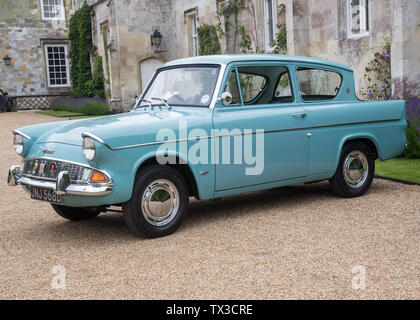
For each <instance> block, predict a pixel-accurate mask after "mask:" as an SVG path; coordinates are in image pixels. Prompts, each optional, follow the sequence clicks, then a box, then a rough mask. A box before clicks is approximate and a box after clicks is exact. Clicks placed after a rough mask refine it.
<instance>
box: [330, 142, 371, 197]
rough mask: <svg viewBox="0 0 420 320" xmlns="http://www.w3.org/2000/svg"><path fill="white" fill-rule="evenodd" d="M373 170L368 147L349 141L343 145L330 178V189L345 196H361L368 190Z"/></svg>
mask: <svg viewBox="0 0 420 320" xmlns="http://www.w3.org/2000/svg"><path fill="white" fill-rule="evenodd" d="M374 172H375V161H374V157H373V152H372V150H371V149H370V147H369V146H367V145H366V144H364V143H362V142H352V143H349V144H347V145H346V146H344V148H343V151H342V153H341V157H340V163H339V165H338V168H337V171H336V173H335V175H334V177H333V178H332V179H331V180H330V185H331V189H332V190H333V192H334V193H335V194H337V195H339V196H342V197H346V198H350V197H359V196H362V195H364V194H365V193H366V192H367V191H368V190H369V188H370V185H371V184H372V180H373V175H374Z"/></svg>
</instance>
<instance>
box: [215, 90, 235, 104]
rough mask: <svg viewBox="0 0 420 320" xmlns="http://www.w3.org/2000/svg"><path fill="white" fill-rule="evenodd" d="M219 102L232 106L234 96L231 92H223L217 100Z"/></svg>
mask: <svg viewBox="0 0 420 320" xmlns="http://www.w3.org/2000/svg"><path fill="white" fill-rule="evenodd" d="M217 100H218V101H222V102H223V104H231V103H232V94H231V93H230V92H227V91H225V92H223V93H222V95H221V96H220V97H219V99H217Z"/></svg>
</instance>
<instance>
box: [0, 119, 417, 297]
mask: <svg viewBox="0 0 420 320" xmlns="http://www.w3.org/2000/svg"><path fill="white" fill-rule="evenodd" d="M56 120H59V119H58V118H53V117H49V116H44V115H40V114H35V113H33V112H18V113H1V114H0V148H1V149H0V152H1V158H2V161H1V164H0V174H1V175H0V177H2V178H1V180H0V201H1V203H2V206H1V207H0V299H16V298H24V299H28V298H29V299H37V298H41V299H63V298H65V299H67V298H76V299H79V298H83V299H84V298H90V299H101V298H111V299H125V298H134V299H137V298H139V299H219V298H220V299H283V298H292V299H301V298H306V299H312V298H315V299H317V298H320V299H325V298H333V299H334V298H338V299H359V298H360V299H385V298H397V299H398V298H408V299H419V298H420V280H419V279H420V272H419V267H420V264H419V252H420V250H419V249H420V248H419V243H420V238H419V235H420V187H419V186H408V185H402V184H398V183H393V182H388V181H383V180H375V181H374V183H373V185H372V188H371V189H370V191H369V193H368V194H367V195H366V196H364V197H361V198H357V199H341V198H337V197H335V196H334V195H332V194H331V193H330V191H329V189H328V183H325V182H321V183H316V184H311V185H297V186H293V187H287V188H278V189H273V190H268V191H262V192H254V193H250V194H246V195H240V196H234V197H228V198H223V199H219V200H215V201H202V202H199V201H193V203H192V204H191V209H190V213H189V216H188V217H187V219H186V221H185V223H184V225H183V226H182V227H181V228H180V229H179V230H178V232H177V233H175V234H173V235H171V236H168V237H165V238H160V239H154V240H144V239H141V238H137V237H136V236H133V235H132V234H131V233H130V232H129V230H128V229H127V227H126V226H125V225H124V222H123V220H122V217H121V215H120V214H119V213H107V214H102V215H100V216H99V217H97V218H96V219H93V220H90V221H83V222H68V221H66V220H64V219H62V218H60V217H59V216H58V215H56V214H55V213H54V212H53V210H52V209H51V208H50V205H49V204H48V203H44V202H40V201H31V200H30V199H29V194H28V193H26V192H25V191H24V190H23V189H22V188H21V187H16V188H10V187H8V186H7V185H6V174H7V170H8V168H9V167H10V165H12V164H16V163H19V160H20V159H19V157H18V156H17V155H16V154H15V152H14V150H13V146H12V132H11V131H12V129H14V128H16V127H20V126H24V125H29V124H34V123H39V122H46V121H56ZM419 170H420V168H419ZM57 265H58V266H59V267H55V268H54V266H57ZM60 266H62V267H60ZM57 270H58V271H57ZM63 271H65V289H64V288H63V286H61V287H60V285H62V284H64V282H62V281H57V279H64V273H63ZM53 272H54V273H53ZM56 272H59V274H58V275H57V274H56ZM57 277H59V278H57ZM363 279H365V282H363ZM54 284H55V285H54ZM364 284H365V285H364ZM353 287H354V288H356V289H354V288H353ZM357 288H358V289H357Z"/></svg>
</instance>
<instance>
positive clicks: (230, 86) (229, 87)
mask: <svg viewBox="0 0 420 320" xmlns="http://www.w3.org/2000/svg"><path fill="white" fill-rule="evenodd" d="M226 91H227V92H229V93H230V94H231V95H232V103H231V104H240V103H241V98H240V96H239V87H238V81H237V79H236V72H235V70H232V71H231V72H230V74H229V79H228V82H227V83H226V87H225V92H226Z"/></svg>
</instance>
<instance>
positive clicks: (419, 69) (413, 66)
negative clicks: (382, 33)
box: [391, 0, 420, 98]
mask: <svg viewBox="0 0 420 320" xmlns="http://www.w3.org/2000/svg"><path fill="white" fill-rule="evenodd" d="M392 7H393V12H392V15H391V16H392V34H391V76H392V93H393V96H394V97H397V98H409V97H413V96H420V54H419V50H420V2H419V1H418V0H405V1H401V0H394V1H393V3H392Z"/></svg>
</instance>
